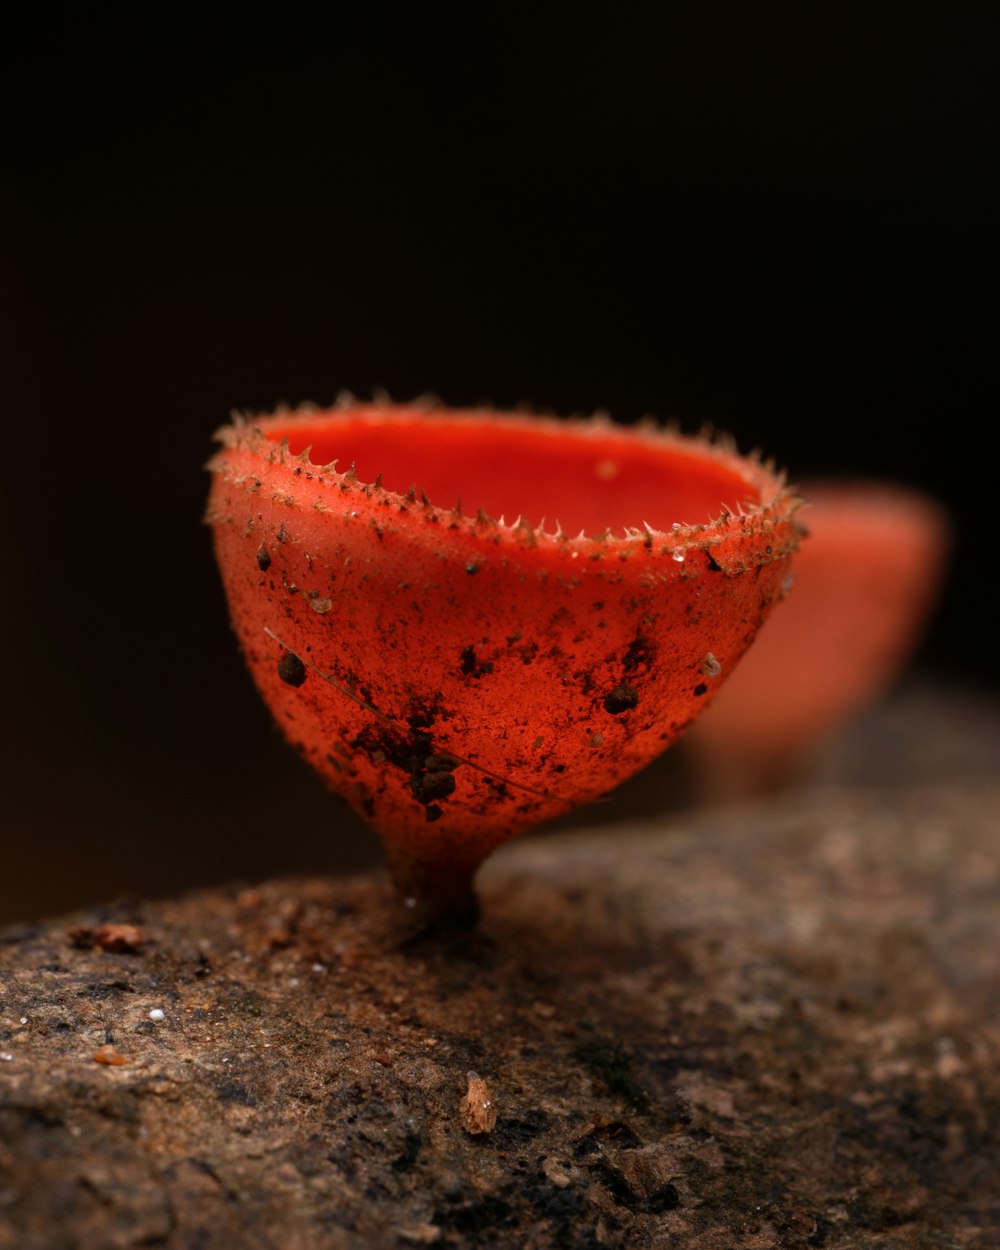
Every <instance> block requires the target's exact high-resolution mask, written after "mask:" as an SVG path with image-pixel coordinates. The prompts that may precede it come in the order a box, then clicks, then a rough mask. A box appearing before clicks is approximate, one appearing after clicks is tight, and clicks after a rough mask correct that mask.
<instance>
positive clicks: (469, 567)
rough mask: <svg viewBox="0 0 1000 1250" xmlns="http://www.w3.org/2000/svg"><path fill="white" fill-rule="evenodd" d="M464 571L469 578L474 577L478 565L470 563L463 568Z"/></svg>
mask: <svg viewBox="0 0 1000 1250" xmlns="http://www.w3.org/2000/svg"><path fill="white" fill-rule="evenodd" d="M465 571H466V573H468V575H469V576H470V577H474V576H475V575H476V574H477V573H478V572H479V565H478V564H476V563H475V562H474V561H472V562H470V563H469V564H467V565H466V566H465Z"/></svg>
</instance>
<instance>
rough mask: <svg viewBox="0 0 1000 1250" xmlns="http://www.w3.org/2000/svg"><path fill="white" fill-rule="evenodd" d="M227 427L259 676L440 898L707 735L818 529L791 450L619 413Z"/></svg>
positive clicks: (316, 416) (231, 510)
mask: <svg viewBox="0 0 1000 1250" xmlns="http://www.w3.org/2000/svg"><path fill="white" fill-rule="evenodd" d="M218 439H219V441H220V442H221V444H222V448H221V450H220V451H219V452H218V454H217V455H216V456H215V457H214V459H213V460H212V461H211V463H210V465H209V467H210V469H211V470H212V472H213V481H212V487H211V495H210V501H209V507H208V516H207V519H208V521H209V523H210V524H211V526H212V528H213V531H214V539H215V550H216V554H217V558H218V563H219V567H220V570H221V573H222V577H223V581H224V584H225V589H226V594H227V598H228V602H229V609H230V613H231V615H232V620H233V624H234V626H235V629H236V632H237V635H238V637H239V641H240V644H241V647H242V650H243V653H244V656H245V657H246V661H247V663H248V665H249V668H250V671H251V673H252V675H253V678H254V680H255V681H256V684H257V686H258V688H259V690H260V692H261V694H262V696H263V698H264V699H265V701H266V702H267V704H268V706H269V707H270V709H271V711H272V712H273V714H274V716H275V717H276V718H277V721H278V723H279V725H280V726H281V728H282V730H283V731H284V733H285V735H286V736H287V737H288V739H289V740H290V741H291V742H292V743H293V744H294V745H295V746H296V747H297V748H298V749H299V750H300V751H301V752H302V754H303V755H304V756H305V757H306V758H307V759H308V760H309V761H310V763H311V764H312V765H313V767H314V768H315V769H316V771H317V772H319V773H320V774H321V776H322V777H323V778H324V779H325V780H326V781H327V783H328V784H329V785H330V786H331V787H332V788H333V789H334V790H335V791H337V792H338V793H339V794H340V795H342V796H343V797H344V798H345V799H346V800H347V802H348V803H350V805H351V806H352V807H353V808H354V809H355V810H356V811H357V812H359V813H360V814H361V815H362V816H363V817H364V818H365V819H366V820H367V821H368V822H369V823H370V824H371V825H372V826H373V827H374V828H375V830H376V831H377V832H378V834H379V836H380V837H381V839H382V841H383V843H384V846H385V849H386V853H387V857H388V861H389V866H390V869H391V871H392V873H393V876H394V878H395V881H396V884H397V886H398V888H399V890H400V891H401V893H402V895H403V897H404V898H406V899H407V900H409V901H410V902H411V905H412V904H413V903H414V902H415V904H416V905H418V906H420V907H421V908H423V909H424V911H425V912H426V913H427V914H428V915H433V914H435V913H436V914H438V915H447V914H459V913H462V912H465V911H471V910H472V909H473V908H474V896H473V894H472V889H471V882H472V876H473V874H474V872H475V870H476V868H477V867H478V866H479V864H480V863H481V862H482V860H483V859H484V858H485V857H486V856H487V855H489V854H490V852H491V851H493V850H494V849H495V848H496V847H497V846H498V845H500V844H501V843H502V842H504V841H506V840H507V839H509V838H511V837H513V836H515V835H516V834H518V833H521V832H523V831H524V830H526V829H528V828H530V827H531V826H533V825H536V824H538V823H539V822H541V821H544V820H548V819H550V818H551V817H554V816H557V815H559V814H561V813H564V812H566V811H568V810H570V809H572V808H574V807H576V806H577V805H579V804H582V803H586V802H588V801H590V800H593V799H595V798H597V797H598V796H600V795H603V794H604V793H605V792H606V791H608V790H610V789H611V788H613V787H614V786H616V785H617V784H618V783H619V782H621V781H623V780H625V778H627V777H629V776H630V775H631V774H633V773H634V772H636V771H637V770H638V769H640V768H642V767H643V766H644V765H646V764H647V763H649V762H650V761H651V760H652V759H653V758H654V757H656V756H657V755H659V754H660V753H661V752H662V751H663V750H665V749H666V748H667V747H668V746H670V744H671V743H672V742H673V741H674V740H675V739H676V738H677V737H678V736H679V735H680V734H681V733H683V731H684V730H685V729H686V728H687V726H688V725H690V724H691V722H692V721H693V720H694V719H695V717H696V716H698V714H699V713H700V712H701V710H702V709H703V708H704V707H706V706H707V704H708V703H709V702H710V701H711V699H712V697H713V695H714V693H715V691H716V690H717V689H718V687H719V686H720V684H721V683H722V682H723V681H724V680H725V678H726V677H727V676H728V674H729V673H730V671H731V670H732V669H733V667H734V666H735V665H736V663H737V661H738V660H739V658H740V656H741V655H742V654H743V652H744V651H745V650H746V648H747V647H748V646H749V644H750V643H751V641H752V640H753V638H754V636H755V634H756V633H757V630H758V628H759V626H760V624H761V622H762V621H763V620H764V618H765V617H766V616H767V614H768V612H769V611H770V609H771V607H772V605H773V604H774V603H775V602H776V601H777V600H779V599H780V598H781V597H782V595H783V593H784V588H785V586H786V584H787V581H788V567H789V560H790V557H791V555H792V553H793V552H794V550H795V549H796V547H797V544H798V538H799V528H798V525H797V522H796V520H795V515H794V514H795V511H796V507H797V505H798V500H797V498H796V497H795V495H794V494H793V493H792V492H791V491H790V490H789V489H788V488H787V487H786V485H785V483H784V480H783V478H782V477H781V476H779V475H777V474H776V473H775V472H774V470H773V468H772V467H770V466H768V465H764V464H761V463H760V462H758V461H757V460H756V459H754V458H745V457H741V456H739V455H737V453H736V452H735V451H734V450H733V449H732V448H731V447H730V446H728V445H726V444H724V443H716V442H712V441H711V440H709V439H708V438H705V437H702V438H690V437H684V436H682V435H680V434H678V433H676V432H673V431H669V430H661V429H656V428H625V427H620V426H616V425H614V424H612V423H611V422H610V421H608V420H607V419H606V418H590V419H571V420H563V419H556V418H542V417H533V416H526V415H511V414H502V413H497V412H493V411H488V410H483V411H478V410H471V411H458V410H447V409H444V408H442V407H440V406H433V405H429V406H421V405H419V404H413V405H392V404H390V403H378V404H365V403H360V402H358V403H355V402H350V403H345V404H343V405H341V406H338V407H337V408H334V409H331V410H326V411H319V410H301V411H298V412H280V413H277V414H275V415H272V416H267V417H261V418H253V419H248V420H244V419H242V418H236V419H234V422H233V424H232V425H229V426H227V427H225V428H224V429H222V430H221V431H219V434H218ZM411 483H413V485H411ZM459 500H461V502H458V501H459ZM505 517H506V518H512V519H510V520H505V519H504V518H505Z"/></svg>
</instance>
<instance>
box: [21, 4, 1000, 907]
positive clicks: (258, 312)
mask: <svg viewBox="0 0 1000 1250" xmlns="http://www.w3.org/2000/svg"><path fill="white" fill-rule="evenodd" d="M471 12H472V11H471V10H468V11H467V13H471ZM165 14H166V11H164V12H163V13H159V12H157V13H153V12H150V13H141V14H140V13H137V12H133V13H132V14H131V15H129V17H128V18H127V20H125V19H123V21H122V22H119V23H116V24H112V23H111V22H110V21H108V19H102V18H100V17H95V15H94V14H93V12H91V11H89V10H87V11H84V10H81V11H80V13H79V14H78V15H77V16H75V17H74V16H65V15H64V16H58V15H57V13H56V11H53V12H52V13H48V14H46V15H45V16H44V18H41V17H40V18H39V19H38V21H37V23H36V25H35V26H34V27H33V28H31V29H27V30H24V31H22V32H21V33H20V34H19V35H18V37H17V38H15V39H12V40H9V41H7V43H6V44H5V47H4V51H3V56H4V58H5V61H6V64H5V65H4V67H3V71H4V84H5V87H4V90H5V94H6V97H7V98H6V100H5V102H4V116H5V121H6V123H7V139H6V141H5V149H4V154H3V166H2V191H3V204H2V211H3V255H2V261H3V305H2V317H3V323H2V326H0V330H2V353H3V373H2V388H3V390H2V404H3V409H4V410H5V420H4V432H3V439H4V454H3V469H2V474H3V488H2V497H3V512H4V515H3V533H4V539H3V545H2V549H0V554H2V563H0V568H2V571H3V586H4V592H3V612H2V628H3V640H2V648H3V657H4V670H5V676H4V679H3V687H4V689H5V692H6V698H5V700H4V703H5V712H4V731H5V732H4V737H5V742H4V744H3V752H2V757H3V771H4V776H5V780H4V786H3V807H2V822H3V823H2V829H0V835H2V846H0V874H2V875H0V917H3V918H11V917H17V916H27V915H30V914H32V913H35V912H38V911H45V912H52V911H56V910H59V909H62V908H64V907H67V906H70V905H73V904H75V903H78V902H83V901H88V900H91V899H98V898H101V897H107V896H110V895H112V894H115V893H117V892H119V891H122V890H132V891H136V892H142V893H160V892H164V891H167V890H171V889H175V888H177V887H178V886H184V885H197V884H201V883H208V882H214V881H219V880H225V879H229V878H232V877H235V876H244V877H247V878H254V877H258V876H261V875H263V874H265V873H269V872H274V871H298V870H307V869H318V870H325V869H331V868H339V867H348V866H351V865H354V864H359V863H361V862H365V861H367V860H370V859H371V858H372V857H373V856H374V854H375V850H374V842H373V839H372V838H371V835H369V834H368V833H367V832H366V831H364V829H363V828H362V826H361V825H360V823H359V822H357V821H355V820H354V818H353V817H352V816H351V815H350V814H349V813H347V812H346V811H345V810H344V809H342V808H340V807H339V806H338V805H337V804H336V803H335V802H334V801H333V800H332V799H331V798H330V797H329V796H328V795H327V794H326V793H325V791H324V790H323V789H322V787H321V785H320V784H319V783H318V782H316V781H314V780H313V778H312V776H311V775H310V774H309V773H308V772H307V770H306V768H305V766H304V765H302V764H300V763H299V761H298V760H297V759H296V758H294V756H293V754H292V752H291V751H290V750H289V749H288V748H287V747H286V746H285V745H284V744H283V742H282V741H281V740H280V739H279V737H278V735H277V733H276V731H274V730H273V729H272V728H271V725H270V720H269V716H268V714H267V713H266V712H265V710H264V708H263V706H262V705H260V703H259V701H258V699H257V696H256V694H255V693H254V691H253V690H252V688H251V687H250V684H249V681H248V679H247V678H246V676H245V674H244V671H243V669H242V662H241V660H240V658H239V656H238V654H237V652H236V648H235V645H234V642H233V638H232V635H231V634H230V632H229V629H228V625H227V620H226V613H225V607H224V604H223V600H222V595H221V592H220V588H219V586H218V584H217V576H216V572H215V569H214V565H213V561H212V556H211V552H210V545H209V537H208V533H207V531H206V530H205V529H204V528H203V527H201V525H200V515H201V511H202V508H203V504H204V499H205V495H206V491H207V485H208V483H207V478H206V476H205V475H204V473H203V472H202V465H203V463H204V461H205V460H206V458H207V456H208V454H209V450H210V440H211V435H212V433H213V431H214V430H215V429H216V428H217V427H218V426H219V425H220V424H221V423H223V422H224V421H225V420H226V419H227V416H228V413H229V411H230V409H232V408H238V409H253V410H265V409H269V408H271V407H273V406H274V405H275V404H276V403H278V402H279V401H282V400H284V401H288V402H290V403H293V404H294V403H298V402H301V401H304V400H314V401H317V402H321V403H323V402H330V401H332V400H333V398H334V397H335V395H336V393H337V391H338V390H339V389H340V388H342V387H345V388H349V389H351V390H354V391H356V392H359V393H360V394H362V395H366V394H369V393H370V392H371V389H372V387H373V386H381V387H385V388H386V389H387V390H388V391H389V392H390V393H391V394H392V395H393V396H394V397H396V398H403V399H405V398H411V397H413V396H415V395H416V394H418V393H419V392H422V391H425V390H432V391H435V392H437V393H438V394H440V395H441V396H442V397H443V398H444V399H445V401H447V402H448V403H450V404H455V405H461V404H470V403H476V402H478V401H480V400H483V399H489V400H492V401H493V402H494V403H496V404H499V405H511V404H514V403H517V402H518V401H530V402H531V403H533V404H534V405H537V406H539V407H543V408H551V409H554V410H556V411H558V412H563V413H568V412H571V411H574V410H592V409H595V408H606V409H608V410H609V411H610V412H611V413H612V414H613V415H615V416H616V417H617V418H619V419H621V420H625V421H628V420H632V419H634V418H635V417H637V416H639V415H640V414H642V413H644V412H653V413H655V414H657V415H659V416H664V417H665V416H677V417H679V418H680V419H681V420H682V422H683V424H684V425H685V426H686V427H687V428H690V429H693V428H696V427H697V426H698V425H699V424H700V423H701V422H702V421H705V420H708V421H711V422H713V423H715V424H716V425H717V426H719V427H721V428H724V429H727V430H729V431H730V432H732V433H733V434H734V435H735V436H736V438H737V440H738V442H739V444H740V446H741V447H742V448H744V449H749V448H751V447H753V446H759V447H761V448H762V449H763V450H764V451H765V452H767V453H768V454H771V455H774V456H775V457H776V458H777V459H778V460H779V461H780V462H782V463H783V464H784V465H786V466H787V467H788V469H789V471H790V473H791V475H792V477H793V479H798V478H801V477H802V476H805V475H808V474H813V473H837V474H847V475H864V476H875V477H889V478H892V479H895V480H897V481H901V482H904V483H908V484H910V485H913V486H917V487H920V488H922V489H924V490H926V491H928V492H930V493H931V494H933V495H935V496H937V497H938V498H940V499H942V500H944V502H945V503H946V504H947V505H948V507H949V508H950V510H951V513H952V516H953V519H954V522H955V526H956V534H957V541H956V550H955V558H954V562H953V569H952V573H951V577H950V580H949V583H948V585H947V587H946V589H945V595H944V599H943V602H942V605H941V608H940V610H939V612H938V614H937V616H936V618H935V620H934V622H933V625H932V628H931V632H930V634H929V636H928V638H927V640H926V643H925V645H924V648H923V650H922V651H921V653H920V655H919V656H918V660H917V663H918V665H920V666H922V667H923V668H925V669H927V670H928V671H929V672H931V673H932V674H933V675H934V676H935V677H940V678H941V679H942V680H945V681H948V682H954V683H964V684H967V685H970V686H974V687H981V688H983V689H985V690H986V691H987V693H988V694H990V695H993V694H995V692H996V689H997V683H998V677H1000V669H998V660H997V649H996V648H995V646H994V643H993V640H994V639H995V636H996V628H995V625H985V624H984V619H987V618H986V613H985V592H984V591H983V589H982V587H983V585H984V575H985V573H986V571H987V567H988V559H989V557H988V548H987V550H986V551H984V547H985V546H986V543H988V541H989V539H988V535H989V534H990V533H991V532H992V523H991V522H992V516H993V499H994V496H995V490H996V487H995V480H996V466H995V457H994V452H993V444H994V425H995V413H996V407H995V402H996V392H995V388H994V385H993V369H994V368H995V363H994V359H991V357H995V350H994V349H995V337H996V322H995V312H996V292H997V276H998V275H997V267H996V251H995V243H994V238H995V231H996V221H997V215H996V208H997V202H996V201H997V197H996V194H995V192H996V156H995V150H994V147H995V133H994V132H993V130H992V128H991V125H990V122H989V111H988V108H987V103H988V102H987V98H986V88H987V82H988V80H989V79H990V77H991V76H992V75H993V73H994V71H995V66H994V64H993V57H992V48H993V41H992V39H991V37H990V32H989V31H988V30H987V29H985V28H981V27H979V26H977V24H976V22H975V21H974V19H972V18H971V17H970V16H969V15H967V14H963V13H962V11H961V10H960V9H957V8H955V7H954V6H951V7H946V6H935V7H931V6H927V5H924V6H921V5H919V4H908V5H906V6H905V7H904V6H902V5H898V6H881V7H879V6H876V7H875V8H868V9H866V11H865V12H864V13H858V14H857V15H852V14H851V12H850V11H849V10H844V9H843V8H841V7H839V6H838V7H833V6H829V7H828V9H827V10H826V12H820V11H819V10H818V9H817V8H816V6H803V5H791V4H789V5H786V6H784V7H781V6H779V7H775V8H772V9H771V10H770V11H769V12H768V13H766V14H764V13H761V12H760V10H759V8H758V6H753V5H744V6H741V7H735V6H734V7H733V9H732V10H731V11H727V10H725V9H723V10H720V9H719V8H718V7H715V8H713V7H711V6H707V5H699V6H693V7H691V8H689V9H676V10H674V11H673V14H672V16H671V17H670V18H669V19H668V20H665V21H664V22H663V23H661V24H660V25H658V26H655V27H654V26H653V25H652V24H649V23H647V22H646V21H644V20H641V19H640V18H638V17H636V16H634V15H633V16H631V17H630V16H623V15H612V14H610V13H606V14H604V16H603V17H602V18H601V19H600V20H599V21H591V20H590V19H588V18H587V17H586V16H584V14H583V11H582V10H577V11H576V12H574V13H557V12H556V10H552V11H550V12H549V13H548V14H547V15H546V14H542V15H540V14H534V15H532V16H531V17H530V18H525V19H523V20H521V19H518V18H516V17H514V16H511V15H510V13H509V12H508V13H507V14H506V16H501V14H500V13H499V12H496V11H491V10H489V9H482V10H479V11H478V16H479V18H480V20H481V21H483V22H484V23H485V26H484V27H483V29H480V30H476V31H474V30H473V29H472V28H471V27H468V28H463V27H462V26H461V25H458V26H456V25H454V24H450V25H449V24H446V23H444V22H441V23H440V24H437V25H436V24H431V25H428V24H427V23H428V20H429V19H428V16H427V14H426V13H424V12H423V11H421V12H420V13H419V15H412V14H411V16H410V17H409V18H406V17H400V16H399V15H395V16H393V17H391V18H390V17H389V15H388V14H386V13H380V12H376V11H372V14H371V16H370V17H368V18H367V19H366V18H362V17H359V16H358V15H357V14H354V15H347V14H346V13H345V14H341V13H339V12H338V13H337V14H336V16H335V17H334V18H333V19H332V20H331V24H330V26H329V27H326V28H323V29H320V28H317V27H315V26H312V25H310V24H309V23H308V22H307V21H306V19H305V17H304V16H299V15H296V13H295V11H294V10H292V9H287V10H282V16H281V20H280V24H279V25H278V26H277V27H276V26H274V25H273V23H272V22H264V21H263V20H261V23H260V24H259V25H257V26H254V25H253V23H254V21H256V20H257V19H253V18H251V17H249V16H248V15H247V14H246V13H244V14H242V15H239V16H237V15H235V14H230V15H224V14H221V13H217V14H215V15H214V16H212V15H207V14H205V13H202V14H199V15H197V16H192V17H190V19H185V18H184V17H183V16H182V15H181V14H180V12H179V11H176V12H175V11H174V10H170V13H169V17H168V16H166V15H165ZM102 21H104V22H105V23H106V24H105V25H104V26H103V27H102V26H101V24H100V23H101V22H102ZM95 23H97V24H96V25H95Z"/></svg>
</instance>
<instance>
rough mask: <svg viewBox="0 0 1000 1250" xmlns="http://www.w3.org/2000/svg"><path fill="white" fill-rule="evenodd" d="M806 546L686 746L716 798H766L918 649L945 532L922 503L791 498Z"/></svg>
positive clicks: (868, 495) (819, 490) (898, 493)
mask: <svg viewBox="0 0 1000 1250" xmlns="http://www.w3.org/2000/svg"><path fill="white" fill-rule="evenodd" d="M801 491H802V496H803V498H804V500H805V503H804V506H803V508H802V511H801V513H800V516H801V519H802V524H803V526H804V528H805V530H806V531H807V533H808V535H809V538H808V541H807V542H805V543H803V547H802V551H801V553H800V554H799V555H798V556H797V557H796V559H795V573H794V583H795V586H794V590H793V591H792V593H791V594H790V595H789V597H788V601H787V603H784V604H783V605H782V606H781V607H780V609H778V610H777V611H776V612H775V613H774V614H773V616H772V617H771V618H770V619H769V620H768V623H767V626H766V628H764V629H763V630H761V632H760V635H759V637H758V638H757V641H756V642H755V643H754V645H753V648H752V650H751V651H750V653H749V655H747V657H746V658H745V659H744V661H743V662H742V663H741V664H740V667H739V671H738V672H737V673H735V674H734V676H733V679H732V681H731V682H729V683H728V684H727V685H726V688H725V690H724V691H723V692H722V693H721V694H720V696H719V698H718V700H717V701H716V702H715V703H714V704H713V706H712V708H711V710H710V711H709V712H708V714H707V715H706V716H705V717H704V718H703V719H702V720H700V721H699V723H698V724H697V726H695V727H694V729H693V730H692V732H691V734H690V735H689V736H688V737H687V738H686V739H685V743H684V748H685V752H686V753H687V754H688V755H689V756H690V757H693V760H694V761H695V766H696V769H697V771H698V772H700V774H701V776H702V778H703V785H704V788H705V789H706V790H710V791H711V792H712V793H713V794H714V795H715V796H716V797H719V796H722V797H734V796H736V795H738V794H749V793H753V792H755V791H760V790H766V789H770V788H772V787H773V786H775V785H779V784H781V783H782V782H785V781H787V780H788V779H789V778H791V777H792V776H794V774H795V773H796V771H798V770H799V769H801V768H802V767H803V766H804V765H805V764H807V763H808V761H809V760H810V758H811V757H812V756H813V755H814V754H815V753H816V752H817V751H818V750H819V749H820V748H821V746H822V744H823V743H824V742H826V741H828V740H829V739H830V737H831V736H832V735H833V734H835V733H836V732H837V730H839V729H841V728H842V727H843V726H844V725H845V724H846V723H847V722H848V721H849V720H850V719H851V718H852V717H854V716H856V715H857V714H859V713H860V712H861V711H862V710H863V709H864V708H865V707H867V706H868V705H869V704H870V703H872V702H873V701H874V700H875V699H877V698H878V697H879V695H881V694H883V693H884V692H885V691H886V690H887V689H888V688H889V686H890V685H891V684H892V682H893V681H894V680H895V679H896V678H897V677H898V676H899V675H900V673H901V672H902V671H903V668H904V667H905V665H906V663H907V661H908V660H909V659H910V657H911V655H912V654H913V651H914V649H915V647H916V645H917V643H918V641H919V638H920V634H921V632H922V629H923V626H924V624H925V622H926V620H927V617H928V615H929V613H930V610H931V607H932V606H933V603H934V600H935V597H936V593H937V591H938V588H939V586H940V583H941V578H942V574H943V572H944V569H945V565H946V557H947V554H948V548H949V545H950V538H951V524H950V521H949V519H948V517H947V515H946V514H945V511H944V509H943V508H942V507H941V506H940V505H939V504H938V503H936V502H935V501H934V500H932V499H929V498H928V497H926V496H925V495H923V494H921V493H920V492H918V491H916V490H913V489H910V488H906V487H902V486H897V485H893V484H890V483H885V482H864V481H857V482H850V481H848V482H834V481H815V482H811V483H804V484H802V486H801Z"/></svg>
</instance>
